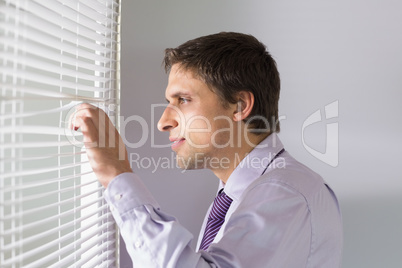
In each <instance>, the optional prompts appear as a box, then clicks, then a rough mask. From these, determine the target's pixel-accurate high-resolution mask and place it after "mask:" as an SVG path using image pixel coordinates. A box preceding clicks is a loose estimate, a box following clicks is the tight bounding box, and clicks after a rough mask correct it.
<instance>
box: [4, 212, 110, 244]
mask: <svg viewBox="0 0 402 268" xmlns="http://www.w3.org/2000/svg"><path fill="white" fill-rule="evenodd" d="M104 209H105V208H101V209H98V210H96V211H95V212H93V213H91V214H87V215H85V216H83V217H80V218H78V219H75V220H74V221H69V222H67V223H65V224H63V225H59V226H57V227H56V228H53V229H50V230H47V231H45V232H41V233H38V234H34V235H32V236H30V237H27V238H25V239H24V240H23V241H16V242H14V243H12V244H9V245H7V246H5V247H3V248H1V251H2V252H7V251H11V250H12V249H13V248H16V247H21V246H23V245H27V244H30V243H33V242H36V241H38V240H41V239H44V238H46V237H48V236H50V235H53V234H57V233H59V232H61V231H63V230H65V229H67V228H70V227H74V226H76V225H77V224H80V223H81V222H83V221H85V220H87V219H89V218H91V217H92V216H94V215H96V214H98V213H100V212H102V211H103V210H104ZM106 218H107V216H106V215H103V216H101V217H98V218H97V219H95V220H93V221H92V222H91V223H89V224H85V227H84V228H85V229H88V228H90V227H92V226H95V225H97V224H99V221H102V220H105V219H106Z"/></svg>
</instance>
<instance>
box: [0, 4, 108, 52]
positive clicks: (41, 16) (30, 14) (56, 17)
mask: <svg viewBox="0 0 402 268" xmlns="http://www.w3.org/2000/svg"><path fill="white" fill-rule="evenodd" d="M28 3H29V5H28V6H27V7H26V10H25V11H20V12H18V13H15V12H13V11H14V8H13V7H10V6H8V7H7V6H6V7H4V8H3V9H2V10H1V11H0V13H3V14H7V17H8V19H10V18H12V19H17V17H23V18H24V19H23V21H29V22H32V23H33V25H30V27H34V28H36V29H41V27H40V26H41V25H43V24H44V23H46V22H47V23H48V26H47V27H46V30H49V31H50V32H52V35H54V34H55V31H56V30H59V31H60V30H61V29H63V30H65V29H67V30H69V31H70V32H71V33H74V34H76V35H80V36H83V37H89V38H90V39H92V40H97V41H96V42H98V43H100V44H103V45H107V44H108V43H109V42H112V40H110V39H108V38H107V37H106V36H105V34H108V33H110V30H108V31H107V32H106V33H105V34H103V33H101V32H97V31H94V30H92V29H89V28H87V27H84V26H82V25H80V23H78V22H77V21H76V20H69V19H67V18H65V17H63V16H62V14H57V13H54V12H52V11H51V10H49V9H48V8H45V7H44V6H42V5H38V4H36V3H35V2H28ZM76 19H77V18H76ZM78 29H79V32H76V31H77V30H78ZM71 33H67V34H68V35H67V36H64V34H65V33H63V38H66V39H71V40H74V38H72V36H71ZM59 35H60V33H59V34H58V35H57V36H59ZM75 37H76V36H75ZM105 50H106V49H102V51H105Z"/></svg>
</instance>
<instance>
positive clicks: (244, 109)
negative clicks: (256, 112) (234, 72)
mask: <svg viewBox="0 0 402 268" xmlns="http://www.w3.org/2000/svg"><path fill="white" fill-rule="evenodd" d="M253 107H254V94H253V93H251V92H250V91H240V92H238V93H237V110H236V111H235V112H234V114H233V120H234V121H239V122H240V121H242V120H243V119H246V118H247V117H248V116H249V115H250V113H251V111H252V110H253Z"/></svg>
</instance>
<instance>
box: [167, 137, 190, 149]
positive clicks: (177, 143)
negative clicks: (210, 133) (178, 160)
mask: <svg viewBox="0 0 402 268" xmlns="http://www.w3.org/2000/svg"><path fill="white" fill-rule="evenodd" d="M185 140H186V139H185V138H179V139H170V141H172V142H173V143H172V144H171V148H172V150H175V149H176V148H178V147H179V146H180V145H182V144H183V143H184V142H185Z"/></svg>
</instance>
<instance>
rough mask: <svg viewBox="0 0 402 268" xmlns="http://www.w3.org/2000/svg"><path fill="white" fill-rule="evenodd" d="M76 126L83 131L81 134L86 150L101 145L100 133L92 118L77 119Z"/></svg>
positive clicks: (80, 117)
mask: <svg viewBox="0 0 402 268" xmlns="http://www.w3.org/2000/svg"><path fill="white" fill-rule="evenodd" d="M75 122H76V126H77V127H78V128H80V129H81V132H82V134H83V136H84V138H83V142H84V145H85V148H87V149H90V148H95V147H98V145H99V132H98V130H97V128H96V127H95V125H94V123H93V121H92V118H90V117H82V116H79V117H76V119H75Z"/></svg>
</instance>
